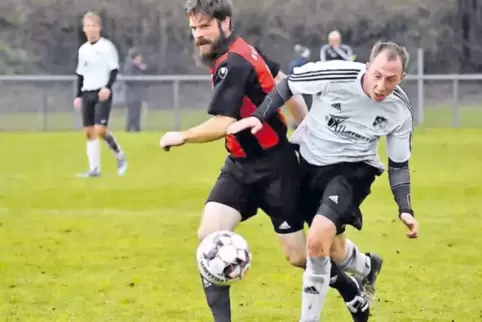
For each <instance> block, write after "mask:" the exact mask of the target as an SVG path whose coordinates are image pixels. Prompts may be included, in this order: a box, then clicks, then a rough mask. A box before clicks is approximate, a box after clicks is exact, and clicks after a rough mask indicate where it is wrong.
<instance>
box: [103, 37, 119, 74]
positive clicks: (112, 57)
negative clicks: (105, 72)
mask: <svg viewBox="0 0 482 322" xmlns="http://www.w3.org/2000/svg"><path fill="white" fill-rule="evenodd" d="M106 58H107V64H108V67H109V70H114V69H119V54H118V52H117V48H116V47H115V45H114V44H113V43H112V42H111V41H108V43H107V57H106Z"/></svg>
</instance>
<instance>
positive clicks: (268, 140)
mask: <svg viewBox="0 0 482 322" xmlns="http://www.w3.org/2000/svg"><path fill="white" fill-rule="evenodd" d="M255 110H256V105H254V104H253V102H251V101H250V100H249V98H248V97H246V96H245V97H244V99H243V106H242V107H241V117H242V118H245V117H249V116H250V115H251V114H252V113H253V112H254V111H255ZM254 136H255V137H256V139H257V140H258V143H259V145H260V146H261V147H262V148H263V149H264V150H267V149H270V148H272V147H274V146H275V145H276V144H278V143H279V137H278V134H277V133H276V131H275V130H274V129H273V128H272V127H271V126H270V125H269V124H266V123H264V125H263V127H262V128H261V130H259V131H258V132H257V133H256V134H254Z"/></svg>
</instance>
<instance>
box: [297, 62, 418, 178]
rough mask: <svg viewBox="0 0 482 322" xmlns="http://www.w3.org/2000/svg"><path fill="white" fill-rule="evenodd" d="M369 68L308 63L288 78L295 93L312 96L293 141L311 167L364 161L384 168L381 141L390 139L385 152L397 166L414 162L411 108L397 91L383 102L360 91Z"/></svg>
mask: <svg viewBox="0 0 482 322" xmlns="http://www.w3.org/2000/svg"><path fill="white" fill-rule="evenodd" d="M364 73H365V65H364V64H361V63H357V62H349V61H328V62H316V63H308V64H306V65H304V66H302V67H298V68H295V69H294V74H292V75H290V76H289V78H288V85H289V87H290V90H291V91H292V93H293V95H295V94H299V93H303V94H313V104H312V107H311V110H310V112H309V113H308V115H307V116H306V117H305V119H304V120H303V122H302V123H301V124H300V126H299V127H298V128H297V129H296V131H295V132H294V134H293V136H292V137H291V141H292V142H293V143H296V144H298V145H299V146H300V154H301V155H302V157H303V158H304V159H305V160H306V161H308V162H309V163H311V164H313V165H320V166H322V165H330V164H336V163H341V162H366V163H368V164H370V165H372V166H374V167H377V168H379V169H380V170H382V171H383V170H384V166H383V164H382V163H381V162H380V158H379V156H378V143H379V140H380V138H381V137H383V136H386V137H387V152H388V156H389V158H390V159H391V160H392V161H394V162H405V161H407V160H408V159H409V158H410V155H411V152H410V148H411V147H410V145H411V134H412V129H413V124H412V109H411V106H410V102H409V100H408V98H407V95H406V94H405V93H404V92H403V91H402V89H401V88H399V87H397V88H396V89H395V90H394V91H393V93H392V94H391V95H389V96H388V97H387V98H386V99H385V100H383V101H382V102H376V101H374V100H372V99H370V98H369V97H368V96H367V95H366V94H365V92H364V91H363V89H362V76H363V74H364Z"/></svg>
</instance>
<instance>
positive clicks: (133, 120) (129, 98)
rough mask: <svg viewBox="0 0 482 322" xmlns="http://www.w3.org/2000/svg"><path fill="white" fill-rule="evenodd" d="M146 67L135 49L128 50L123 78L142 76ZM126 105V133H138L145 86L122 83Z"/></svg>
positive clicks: (135, 83) (129, 82) (136, 82)
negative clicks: (123, 84)
mask: <svg viewBox="0 0 482 322" xmlns="http://www.w3.org/2000/svg"><path fill="white" fill-rule="evenodd" d="M146 68H147V66H146V65H145V64H144V62H143V58H142V55H141V52H140V51H139V50H138V49H137V48H135V47H134V48H131V49H129V52H128V54H127V57H126V61H125V64H124V68H123V71H122V73H123V74H124V75H125V76H136V75H143V74H144V72H145V70H146ZM124 83H125V102H126V105H127V118H126V128H125V130H126V132H131V131H134V132H140V130H141V112H142V106H143V100H144V97H145V85H144V84H143V83H142V82H139V81H124Z"/></svg>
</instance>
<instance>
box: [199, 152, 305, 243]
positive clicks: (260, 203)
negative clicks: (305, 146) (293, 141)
mask: <svg viewBox="0 0 482 322" xmlns="http://www.w3.org/2000/svg"><path fill="white" fill-rule="evenodd" d="M270 152H273V153H270V155H269V156H267V157H266V158H263V159H258V160H253V162H242V163H241V162H239V161H235V160H233V159H231V158H230V157H228V158H227V159H226V162H225V164H224V167H223V169H222V170H221V174H220V175H219V177H218V179H217V181H216V183H215V185H214V187H213V188H212V190H211V193H210V194H209V196H208V198H207V201H206V202H218V203H221V204H224V205H226V206H229V207H231V208H234V209H236V210H237V211H239V212H240V213H241V216H242V220H243V221H244V220H247V219H248V218H250V217H252V216H254V215H256V213H257V211H258V209H261V210H263V211H264V212H265V213H266V214H267V215H268V216H269V217H270V218H271V222H272V224H273V227H274V230H275V231H276V232H277V233H278V234H288V233H293V232H296V231H299V230H301V229H303V226H304V219H303V217H301V216H300V215H299V214H298V213H297V212H296V207H297V204H298V197H299V192H300V176H299V174H300V173H299V162H298V157H297V155H296V153H295V150H294V148H293V147H292V146H291V145H289V144H286V145H285V146H283V147H280V148H279V149H277V150H276V151H270Z"/></svg>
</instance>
